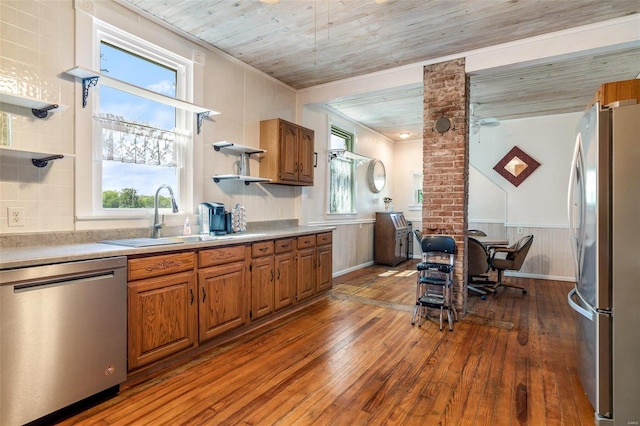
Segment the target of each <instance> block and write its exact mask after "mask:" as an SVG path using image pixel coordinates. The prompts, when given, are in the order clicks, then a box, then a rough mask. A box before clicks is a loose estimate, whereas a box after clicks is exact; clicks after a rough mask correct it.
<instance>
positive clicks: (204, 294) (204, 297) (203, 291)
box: [202, 287, 207, 303]
mask: <svg viewBox="0 0 640 426" xmlns="http://www.w3.org/2000/svg"><path fill="white" fill-rule="evenodd" d="M206 298H207V292H206V290H205V289H204V287H202V303H204V299H206Z"/></svg>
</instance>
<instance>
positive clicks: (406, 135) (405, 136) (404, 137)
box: [400, 132, 411, 139]
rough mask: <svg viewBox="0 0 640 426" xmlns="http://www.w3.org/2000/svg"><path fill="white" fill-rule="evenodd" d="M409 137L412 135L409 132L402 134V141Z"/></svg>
mask: <svg viewBox="0 0 640 426" xmlns="http://www.w3.org/2000/svg"><path fill="white" fill-rule="evenodd" d="M409 136H411V133H408V132H403V133H400V137H401V138H402V139H407V138H408V137H409Z"/></svg>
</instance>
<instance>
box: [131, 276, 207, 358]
mask: <svg viewBox="0 0 640 426" xmlns="http://www.w3.org/2000/svg"><path fill="white" fill-rule="evenodd" d="M195 290H196V288H195V274H194V273H193V272H182V273H178V274H171V275H166V276H163V277H155V278H148V279H144V280H140V281H132V282H130V283H129V285H128V323H129V325H128V359H129V360H128V365H129V369H130V370H131V369H134V368H137V367H140V366H143V365H146V364H149V363H151V362H154V361H158V360H160V359H162V358H164V357H166V356H168V355H171V354H174V353H176V352H179V351H181V350H183V349H187V348H190V347H193V346H195V344H196V339H197V337H196V336H197V320H198V318H197V305H196V300H195Z"/></svg>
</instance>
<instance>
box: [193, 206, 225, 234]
mask: <svg viewBox="0 0 640 426" xmlns="http://www.w3.org/2000/svg"><path fill="white" fill-rule="evenodd" d="M198 214H199V216H200V233H201V234H209V235H225V234H228V233H230V232H231V214H229V213H227V212H225V210H224V204H220V203H201V204H200V206H198Z"/></svg>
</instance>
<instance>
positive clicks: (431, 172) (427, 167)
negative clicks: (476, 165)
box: [422, 59, 469, 315]
mask: <svg viewBox="0 0 640 426" xmlns="http://www.w3.org/2000/svg"><path fill="white" fill-rule="evenodd" d="M464 68H465V61H464V59H456V60H453V61H448V62H442V63H438V64H433V65H427V66H425V67H424V127H423V129H424V131H423V132H424V135H423V137H424V138H423V145H422V150H423V167H422V168H423V176H424V180H423V185H422V186H423V189H422V191H423V204H422V232H423V233H424V234H425V235H428V234H442V235H450V236H452V237H453V238H454V239H455V240H456V245H457V256H456V265H455V281H454V285H453V300H454V303H455V305H456V309H457V310H458V313H459V314H461V315H462V314H464V312H465V310H466V305H467V291H466V280H467V278H466V277H467V262H465V261H464V260H465V258H466V252H467V241H466V238H465V230H466V229H467V225H468V207H467V206H468V188H469V143H468V131H467V104H468V98H469V80H468V78H467V76H466V74H465V69H464ZM442 117H447V118H449V119H450V120H451V129H450V130H448V131H446V132H444V133H438V132H437V131H436V130H435V123H436V121H437V120H438V119H439V118H442Z"/></svg>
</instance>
